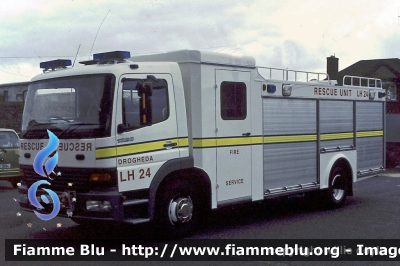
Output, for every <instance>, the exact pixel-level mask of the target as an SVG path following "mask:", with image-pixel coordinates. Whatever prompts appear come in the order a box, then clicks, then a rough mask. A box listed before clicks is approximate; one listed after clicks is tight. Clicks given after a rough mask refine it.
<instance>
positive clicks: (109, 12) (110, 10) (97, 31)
mask: <svg viewBox="0 0 400 266" xmlns="http://www.w3.org/2000/svg"><path fill="white" fill-rule="evenodd" d="M110 11H111V10H108V12H107V14H106V16H105V17H104V18H103V21H102V22H101V23H100V27H99V29H98V30H97V33H96V36H95V37H94V40H93V44H92V48H90V54H89V59H90V57H91V56H92V50H93V46H94V43H95V42H96V39H97V35H98V34H99V31H100V28H101V26H102V25H103V22H104V20H106V17H107V16H108V13H110Z"/></svg>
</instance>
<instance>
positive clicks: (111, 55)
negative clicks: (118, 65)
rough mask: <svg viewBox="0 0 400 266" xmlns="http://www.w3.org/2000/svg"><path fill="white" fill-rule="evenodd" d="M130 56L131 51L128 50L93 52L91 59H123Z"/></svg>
mask: <svg viewBox="0 0 400 266" xmlns="http://www.w3.org/2000/svg"><path fill="white" fill-rule="evenodd" d="M129 57H131V53H130V52H128V51H113V52H107V53H98V54H93V60H96V61H101V60H110V59H125V58H129Z"/></svg>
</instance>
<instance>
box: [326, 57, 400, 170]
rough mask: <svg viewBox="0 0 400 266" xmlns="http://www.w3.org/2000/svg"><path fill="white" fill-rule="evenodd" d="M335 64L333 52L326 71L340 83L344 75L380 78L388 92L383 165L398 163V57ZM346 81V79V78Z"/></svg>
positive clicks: (399, 142) (399, 129) (399, 110)
mask: <svg viewBox="0 0 400 266" xmlns="http://www.w3.org/2000/svg"><path fill="white" fill-rule="evenodd" d="M338 68H339V59H338V58H336V57H335V56H331V57H328V58H327V73H328V74H329V77H330V79H334V80H337V81H338V83H339V84H342V83H343V77H344V76H345V75H349V76H360V77H369V78H378V79H381V80H382V87H383V88H384V89H386V91H387V93H388V95H389V97H388V101H387V103H386V116H385V119H386V167H387V168H392V167H396V166H397V165H400V102H399V100H400V99H399V95H400V93H399V88H400V59H398V58H389V59H373V60H361V61H358V62H356V63H354V64H352V65H351V66H349V67H347V68H345V69H343V70H341V71H338ZM346 84H348V83H347V82H346ZM356 85H357V84H356ZM363 85H365V84H363ZM382 119H383V118H382Z"/></svg>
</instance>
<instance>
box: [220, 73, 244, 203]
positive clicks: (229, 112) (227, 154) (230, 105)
mask: <svg viewBox="0 0 400 266" xmlns="http://www.w3.org/2000/svg"><path fill="white" fill-rule="evenodd" d="M215 83H216V97H215V98H216V136H217V184H218V186H217V202H218V205H224V204H229V203H233V202H235V201H246V200H250V199H251V130H250V128H251V119H250V111H249V110H250V72H248V71H231V70H223V69H218V70H216V73H215Z"/></svg>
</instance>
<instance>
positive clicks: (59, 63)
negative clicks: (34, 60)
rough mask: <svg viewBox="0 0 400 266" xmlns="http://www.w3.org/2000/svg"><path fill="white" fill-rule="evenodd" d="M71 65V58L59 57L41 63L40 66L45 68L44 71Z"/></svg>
mask: <svg viewBox="0 0 400 266" xmlns="http://www.w3.org/2000/svg"><path fill="white" fill-rule="evenodd" d="M70 65H71V60H69V59H57V60H52V61H46V62H41V63H40V68H43V69H44V71H46V70H49V69H51V70H55V69H57V68H66V67H67V66H70Z"/></svg>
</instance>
